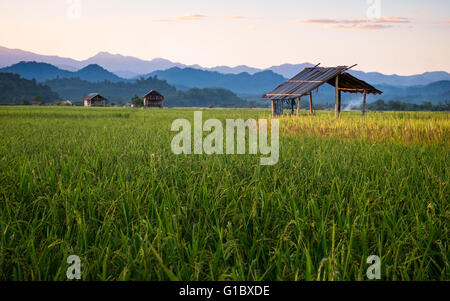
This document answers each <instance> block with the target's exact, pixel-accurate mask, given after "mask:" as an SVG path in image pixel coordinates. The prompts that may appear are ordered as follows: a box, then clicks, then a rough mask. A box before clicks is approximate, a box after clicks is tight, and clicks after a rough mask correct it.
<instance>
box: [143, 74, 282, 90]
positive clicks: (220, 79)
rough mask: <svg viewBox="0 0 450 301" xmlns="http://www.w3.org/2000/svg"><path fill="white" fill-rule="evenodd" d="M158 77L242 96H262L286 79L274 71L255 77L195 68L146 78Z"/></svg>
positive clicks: (175, 82) (170, 81) (179, 83)
mask: <svg viewBox="0 0 450 301" xmlns="http://www.w3.org/2000/svg"><path fill="white" fill-rule="evenodd" d="M149 76H150V77H154V76H157V77H158V78H159V79H163V80H166V81H167V82H169V83H171V84H173V85H181V86H185V87H189V88H194V87H195V88H224V89H228V90H231V91H233V92H235V93H240V94H243V93H245V94H252V93H255V94H262V92H263V91H265V90H267V89H268V87H275V86H277V85H279V84H281V83H283V82H284V81H285V80H286V79H285V78H284V77H282V76H281V75H279V74H276V73H274V72H272V71H262V72H258V73H255V74H253V75H251V74H249V73H247V72H243V73H239V74H222V73H219V72H214V71H205V70H198V69H193V68H184V69H181V68H178V67H175V68H171V69H168V70H164V71H155V72H152V73H150V74H147V75H146V76H144V78H145V77H149Z"/></svg>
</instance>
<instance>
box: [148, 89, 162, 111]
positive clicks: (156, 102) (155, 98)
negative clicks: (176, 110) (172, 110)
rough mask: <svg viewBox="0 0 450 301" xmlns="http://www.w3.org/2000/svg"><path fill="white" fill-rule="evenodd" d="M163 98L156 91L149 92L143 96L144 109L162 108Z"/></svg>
mask: <svg viewBox="0 0 450 301" xmlns="http://www.w3.org/2000/svg"><path fill="white" fill-rule="evenodd" d="M163 101H164V96H163V95H162V94H161V93H159V92H158V91H155V90H151V91H150V92H148V93H147V94H145V95H144V108H162V107H163Z"/></svg>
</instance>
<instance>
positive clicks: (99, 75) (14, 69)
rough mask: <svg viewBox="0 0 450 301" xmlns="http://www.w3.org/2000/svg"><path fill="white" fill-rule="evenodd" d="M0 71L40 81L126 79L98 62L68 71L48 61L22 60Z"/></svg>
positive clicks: (112, 80) (119, 80) (115, 80)
mask: <svg viewBox="0 0 450 301" xmlns="http://www.w3.org/2000/svg"><path fill="white" fill-rule="evenodd" d="M0 72H5V73H15V74H19V75H20V76H22V77H23V78H26V79H33V78H34V79H36V80H37V81H38V82H43V81H46V80H51V79H55V78H80V79H82V80H86V81H90V82H102V81H110V82H113V83H115V82H121V81H125V80H124V79H123V78H120V77H118V76H117V75H115V74H114V73H111V72H109V71H107V70H105V69H104V68H102V67H101V66H99V65H97V64H91V65H88V66H86V67H84V68H82V69H80V70H78V71H68V70H63V69H60V68H58V67H55V66H53V65H50V64H47V63H37V62H20V63H18V64H15V65H12V66H10V67H6V68H2V69H0Z"/></svg>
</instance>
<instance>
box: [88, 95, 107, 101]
mask: <svg viewBox="0 0 450 301" xmlns="http://www.w3.org/2000/svg"><path fill="white" fill-rule="evenodd" d="M97 96H98V97H100V98H101V99H106V98H105V97H103V96H101V95H100V94H98V93H91V94H88V96H86V98H85V100H92V99H94V98H95V97H97Z"/></svg>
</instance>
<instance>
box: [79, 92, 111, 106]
mask: <svg viewBox="0 0 450 301" xmlns="http://www.w3.org/2000/svg"><path fill="white" fill-rule="evenodd" d="M107 101H108V100H107V99H106V98H105V97H103V96H101V95H100V94H98V93H91V94H89V95H88V96H86V97H85V98H84V106H85V107H104V106H105V105H106V102H107Z"/></svg>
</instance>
